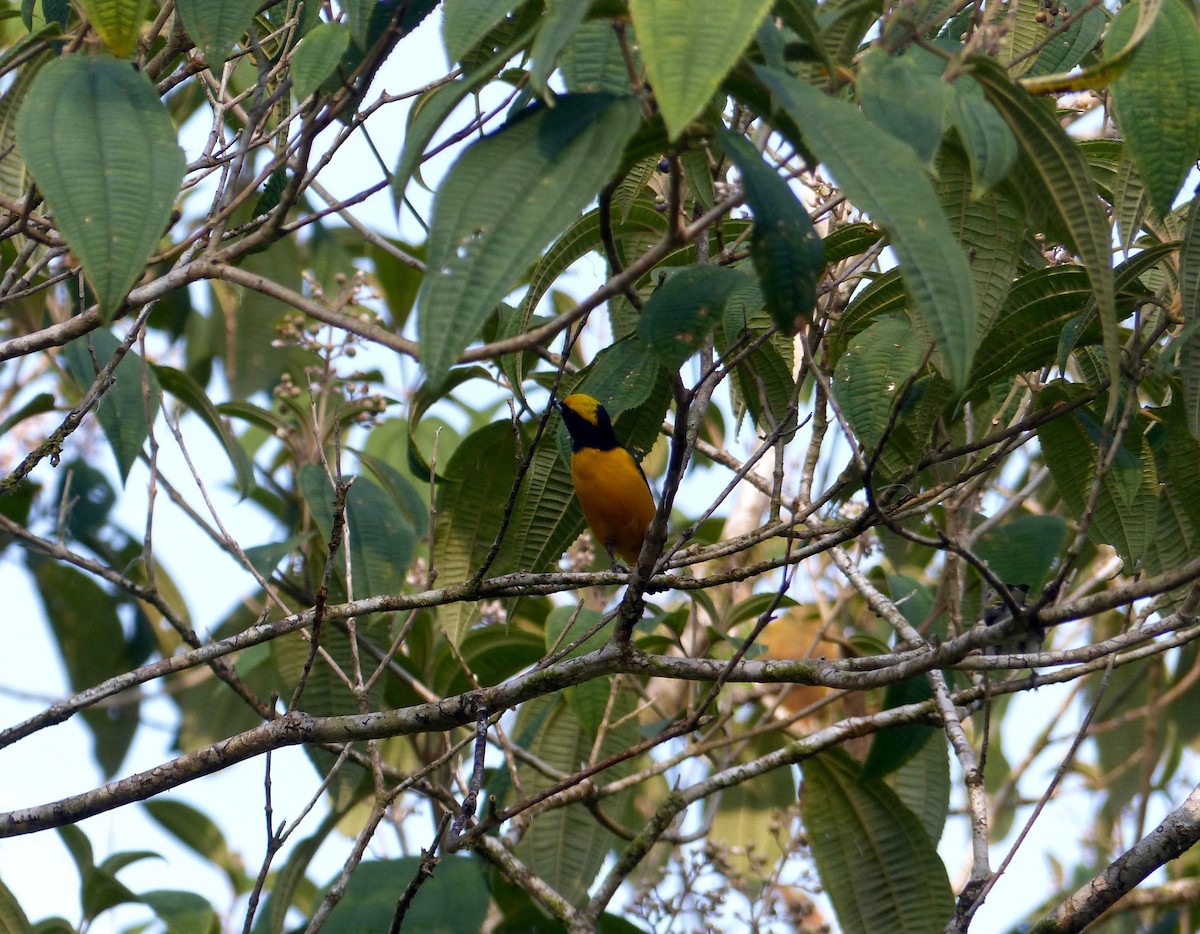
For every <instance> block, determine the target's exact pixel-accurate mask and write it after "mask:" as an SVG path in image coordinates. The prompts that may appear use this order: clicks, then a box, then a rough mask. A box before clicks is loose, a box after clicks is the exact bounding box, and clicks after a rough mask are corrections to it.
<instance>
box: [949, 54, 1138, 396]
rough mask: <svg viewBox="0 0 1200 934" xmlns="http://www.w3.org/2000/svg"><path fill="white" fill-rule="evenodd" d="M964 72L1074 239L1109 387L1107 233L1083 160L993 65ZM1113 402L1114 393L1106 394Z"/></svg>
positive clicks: (1116, 365) (1113, 307)
mask: <svg viewBox="0 0 1200 934" xmlns="http://www.w3.org/2000/svg"><path fill="white" fill-rule="evenodd" d="M967 68H968V70H969V72H970V74H971V75H972V77H974V78H975V80H976V81H978V82H979V83H980V84H981V85H982V86H983V90H984V93H985V94H986V95H987V97H988V100H990V101H991V102H992V104H994V105H995V106H996V108H997V109H998V110H999V111H1000V113H1001V114H1003V115H1004V118H1005V120H1007V121H1008V125H1009V128H1010V129H1011V130H1012V131H1013V134H1014V135H1015V136H1016V137H1017V142H1018V144H1019V145H1020V147H1021V149H1022V150H1023V152H1024V153H1025V155H1026V156H1027V157H1028V160H1029V162H1030V163H1031V164H1032V166H1033V168H1034V171H1035V173H1036V178H1037V179H1038V180H1039V181H1040V183H1041V186H1042V192H1041V194H1043V195H1044V196H1045V203H1046V204H1047V205H1050V206H1052V207H1053V209H1054V211H1055V212H1056V214H1057V216H1058V218H1059V219H1060V220H1061V221H1062V223H1063V225H1064V226H1065V228H1066V230H1067V231H1068V232H1069V233H1070V235H1071V238H1072V239H1073V240H1074V244H1073V246H1074V248H1075V249H1076V250H1077V251H1078V253H1079V256H1080V258H1081V259H1082V260H1083V264H1084V266H1085V267H1086V268H1087V271H1088V277H1089V279H1090V280H1091V283H1092V291H1093V292H1094V294H1095V300H1096V311H1097V313H1098V315H1099V317H1100V329H1101V333H1102V334H1103V337H1104V353H1105V356H1106V357H1107V358H1108V367H1109V376H1110V378H1111V379H1112V381H1113V383H1114V388H1115V384H1116V382H1117V380H1118V378H1119V374H1120V365H1121V338H1120V333H1119V329H1118V325H1119V322H1118V320H1117V299H1116V288H1115V285H1114V280H1113V270H1112V247H1111V238H1112V234H1111V232H1110V230H1109V225H1108V219H1107V218H1106V217H1105V214H1104V209H1103V207H1102V205H1101V202H1100V198H1099V196H1098V195H1097V193H1096V188H1095V185H1094V184H1093V182H1092V176H1091V173H1090V172H1088V169H1087V162H1086V161H1085V160H1084V158H1083V155H1082V154H1081V153H1080V151H1079V149H1078V148H1077V147H1076V145H1075V143H1074V142H1073V141H1072V139H1071V138H1070V137H1069V136H1068V135H1067V133H1066V131H1065V130H1064V129H1063V128H1062V126H1061V125H1060V124H1059V122H1058V120H1056V119H1055V117H1054V115H1053V113H1051V112H1050V111H1048V110H1047V109H1046V108H1044V107H1043V106H1042V105H1041V104H1040V103H1038V102H1037V101H1035V100H1034V99H1033V98H1032V97H1030V96H1029V94H1028V93H1026V92H1025V91H1024V90H1022V89H1021V88H1020V87H1018V86H1017V85H1015V84H1014V83H1013V82H1012V81H1011V80H1010V79H1009V77H1008V75H1007V74H1005V72H1004V69H1003V68H1001V67H1000V66H999V65H997V64H996V63H995V62H994V61H992V60H991V59H987V58H982V57H979V56H976V57H974V58H972V59H970V61H969V62H968V63H967ZM1112 398H1113V399H1115V398H1116V395H1115V393H1114V395H1113V396H1112Z"/></svg>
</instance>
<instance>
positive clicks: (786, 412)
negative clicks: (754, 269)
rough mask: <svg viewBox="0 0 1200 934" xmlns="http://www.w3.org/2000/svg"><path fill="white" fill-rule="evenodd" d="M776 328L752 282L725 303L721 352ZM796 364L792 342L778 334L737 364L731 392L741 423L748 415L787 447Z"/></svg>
mask: <svg viewBox="0 0 1200 934" xmlns="http://www.w3.org/2000/svg"><path fill="white" fill-rule="evenodd" d="M773 326H774V325H773V324H772V322H771V319H770V317H769V316H768V315H767V314H766V313H765V312H764V311H763V297H762V292H761V290H760V289H759V284H758V282H757V281H755V282H751V283H749V284H748V285H747V286H746V287H744V288H741V289H739V290H738V291H737V292H736V293H735V294H734V295H732V296H731V297H730V298H729V300H728V301H727V302H726V304H725V333H724V335H721V334H720V333H718V335H717V347H718V349H719V350H720V351H721V352H722V353H725V352H727V351H728V350H729V348H730V347H731V346H732V345H733V344H734V343H735V342H736V341H739V340H743V339H748V340H757V339H758V338H760V337H761V336H762V335H764V334H766V333H767V331H769V330H770V329H771V328H772V327H773ZM722 337H724V340H722ZM794 362H795V360H794V353H793V342H792V340H791V338H789V337H786V336H784V335H783V334H775V335H773V336H771V337H769V338H768V339H767V340H766V341H765V342H763V343H761V344H760V345H759V346H758V347H757V348H755V349H754V350H753V351H752V352H751V353H750V354H749V356H747V357H745V358H743V359H742V360H741V361H740V362H739V363H738V364H737V366H736V367H735V368H734V371H733V376H734V379H733V384H732V386H731V387H730V388H731V390H732V394H733V404H734V414H735V415H736V416H737V418H738V419H741V418H742V416H743V415H746V414H749V415H750V418H751V420H752V421H753V422H754V424H755V425H756V426H757V427H758V429H759V430H760V431H761V432H763V433H766V432H769V431H774V430H775V429H777V428H778V429H780V431H781V433H782V434H781V437H782V438H783V440H784V441H785V442H787V441H789V440H791V436H792V434H793V433H794V432H795V430H796V422H797V413H796V409H795V407H793V405H792V401H793V398H794V396H795V389H796V382H795V380H794V379H793V378H792V372H793V363H794Z"/></svg>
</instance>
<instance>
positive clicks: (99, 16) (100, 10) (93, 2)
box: [83, 0, 149, 58]
mask: <svg viewBox="0 0 1200 934" xmlns="http://www.w3.org/2000/svg"><path fill="white" fill-rule="evenodd" d="M148 4H149V0H83V12H84V13H85V14H87V18H88V20H89V22H91V24H92V26H93V27H95V29H96V32H98V33H100V38H101V39H103V40H104V44H105V45H106V46H108V48H109V51H111V52H112V53H113V55H116V56H117V57H118V58H125V57H126V56H128V55H129V53H130V52H132V51H133V47H134V46H135V45H137V37H138V32H139V31H140V30H141V28H142V22H143V21H144V20H145V18H146V7H147V6H148Z"/></svg>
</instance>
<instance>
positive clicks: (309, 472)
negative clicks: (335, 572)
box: [300, 464, 416, 597]
mask: <svg viewBox="0 0 1200 934" xmlns="http://www.w3.org/2000/svg"><path fill="white" fill-rule="evenodd" d="M300 485H301V488H302V489H303V491H304V499H305V502H307V503H308V507H309V509H311V510H312V513H313V519H314V520H315V521H316V523H317V527H318V528H319V529H320V530H321V535H322V537H323V538H324V540H325V542H326V543H328V541H329V538H330V535H331V534H332V532H333V490H332V489H331V488H330V486H329V483H328V482H327V480H326V478H325V474H324V472H323V471H322V470H321V468H320V467H318V466H317V465H316V464H305V465H304V466H303V467H302V468H301V469H300ZM346 525H347V526H348V529H347V536H348V538H349V546H350V566H351V568H352V571H353V575H354V593H355V596H357V597H366V596H373V595H375V594H395V593H400V592H401V591H402V590H403V589H404V580H405V578H404V574H405V571H406V570H407V569H408V564H409V562H410V561H411V560H412V554H413V547H414V545H415V538H416V536H415V535H414V533H413V527H412V524H411V523H410V522H409V521H408V519H407V518H406V517H405V515H404V514H403V513H402V512H401V511H400V508H399V507H398V506H397V505H396V503H395V501H394V500H393V499H392V498H391V497H390V496H388V494H387V493H385V492H384V491H383V490H382V489H381V488H380V487H379V486H377V485H376V484H375V483H373V482H371V481H370V480H368V479H367V478H366V477H364V476H359V477H356V478H355V480H354V483H353V484H352V485H351V487H350V490H349V492H347V494H346ZM339 566H340V565H339Z"/></svg>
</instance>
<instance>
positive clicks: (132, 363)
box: [63, 328, 162, 480]
mask: <svg viewBox="0 0 1200 934" xmlns="http://www.w3.org/2000/svg"><path fill="white" fill-rule="evenodd" d="M89 344H90V347H89ZM120 344H121V342H120V341H118V340H117V338H116V337H115V336H113V334H112V332H111V331H108V330H105V329H103V328H102V329H100V330H97V331H93V332H92V333H91V334H88V335H86V336H84V337H77V338H75V340H73V341H71V343H69V344H67V346H66V349H65V350H64V351H63V356H64V357H65V358H66V362H67V371H68V372H69V373H70V374H71V377H72V379H74V380H75V382H76V383H78V384H79V387H80V388H81V389H83V390H84V391H86V390H87V389H88V387H89V386H91V385H92V383H93V382H94V381H95V379H96V365H97V364H98V365H99V366H101V367H103V366H105V365H106V364H107V363H108V362H109V360H111V359H112V356H113V354H114V353H116V350H117V348H118V347H119V346H120ZM93 353H94V354H95V355H96V356H95V362H93V358H92V354H93ZM113 378H114V380H115V381H114V382H113V384H112V385H111V386H109V388H108V391H107V392H106V393H105V394H104V396H103V397H102V398H101V399H100V405H99V407H98V409H97V411H96V417H97V418H98V419H99V420H100V427H101V428H102V429H103V430H104V436H105V437H106V438H107V439H108V443H109V445H110V446H111V447H112V450H113V454H114V455H115V456H116V458H117V467H118V469H119V470H120V472H121V479H122V480H128V479H129V470H130V468H132V467H133V465H134V463H135V462H136V461H137V459H138V456H139V455H140V454H141V453H142V445H144V444H145V443H146V438H147V436H148V435H149V433H150V431H149V425H150V422H151V421H152V420H153V419H154V417H155V416H157V414H158V408H159V405H160V403H161V401H162V392H161V391H160V389H159V386H158V378H157V377H156V375H155V373H154V370H153V368H147V367H145V366H144V365H143V363H142V358H141V357H139V356H138V355H137V354H136V353H134V352H133V351H132V350H130V351H128V352H127V353H126V354H125V356H124V357H123V358H122V359H121V362H120V363H119V364H117V368H116V370H115V371H114V372H113ZM143 380H145V383H144V384H143ZM147 415H148V416H149V418H147Z"/></svg>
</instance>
